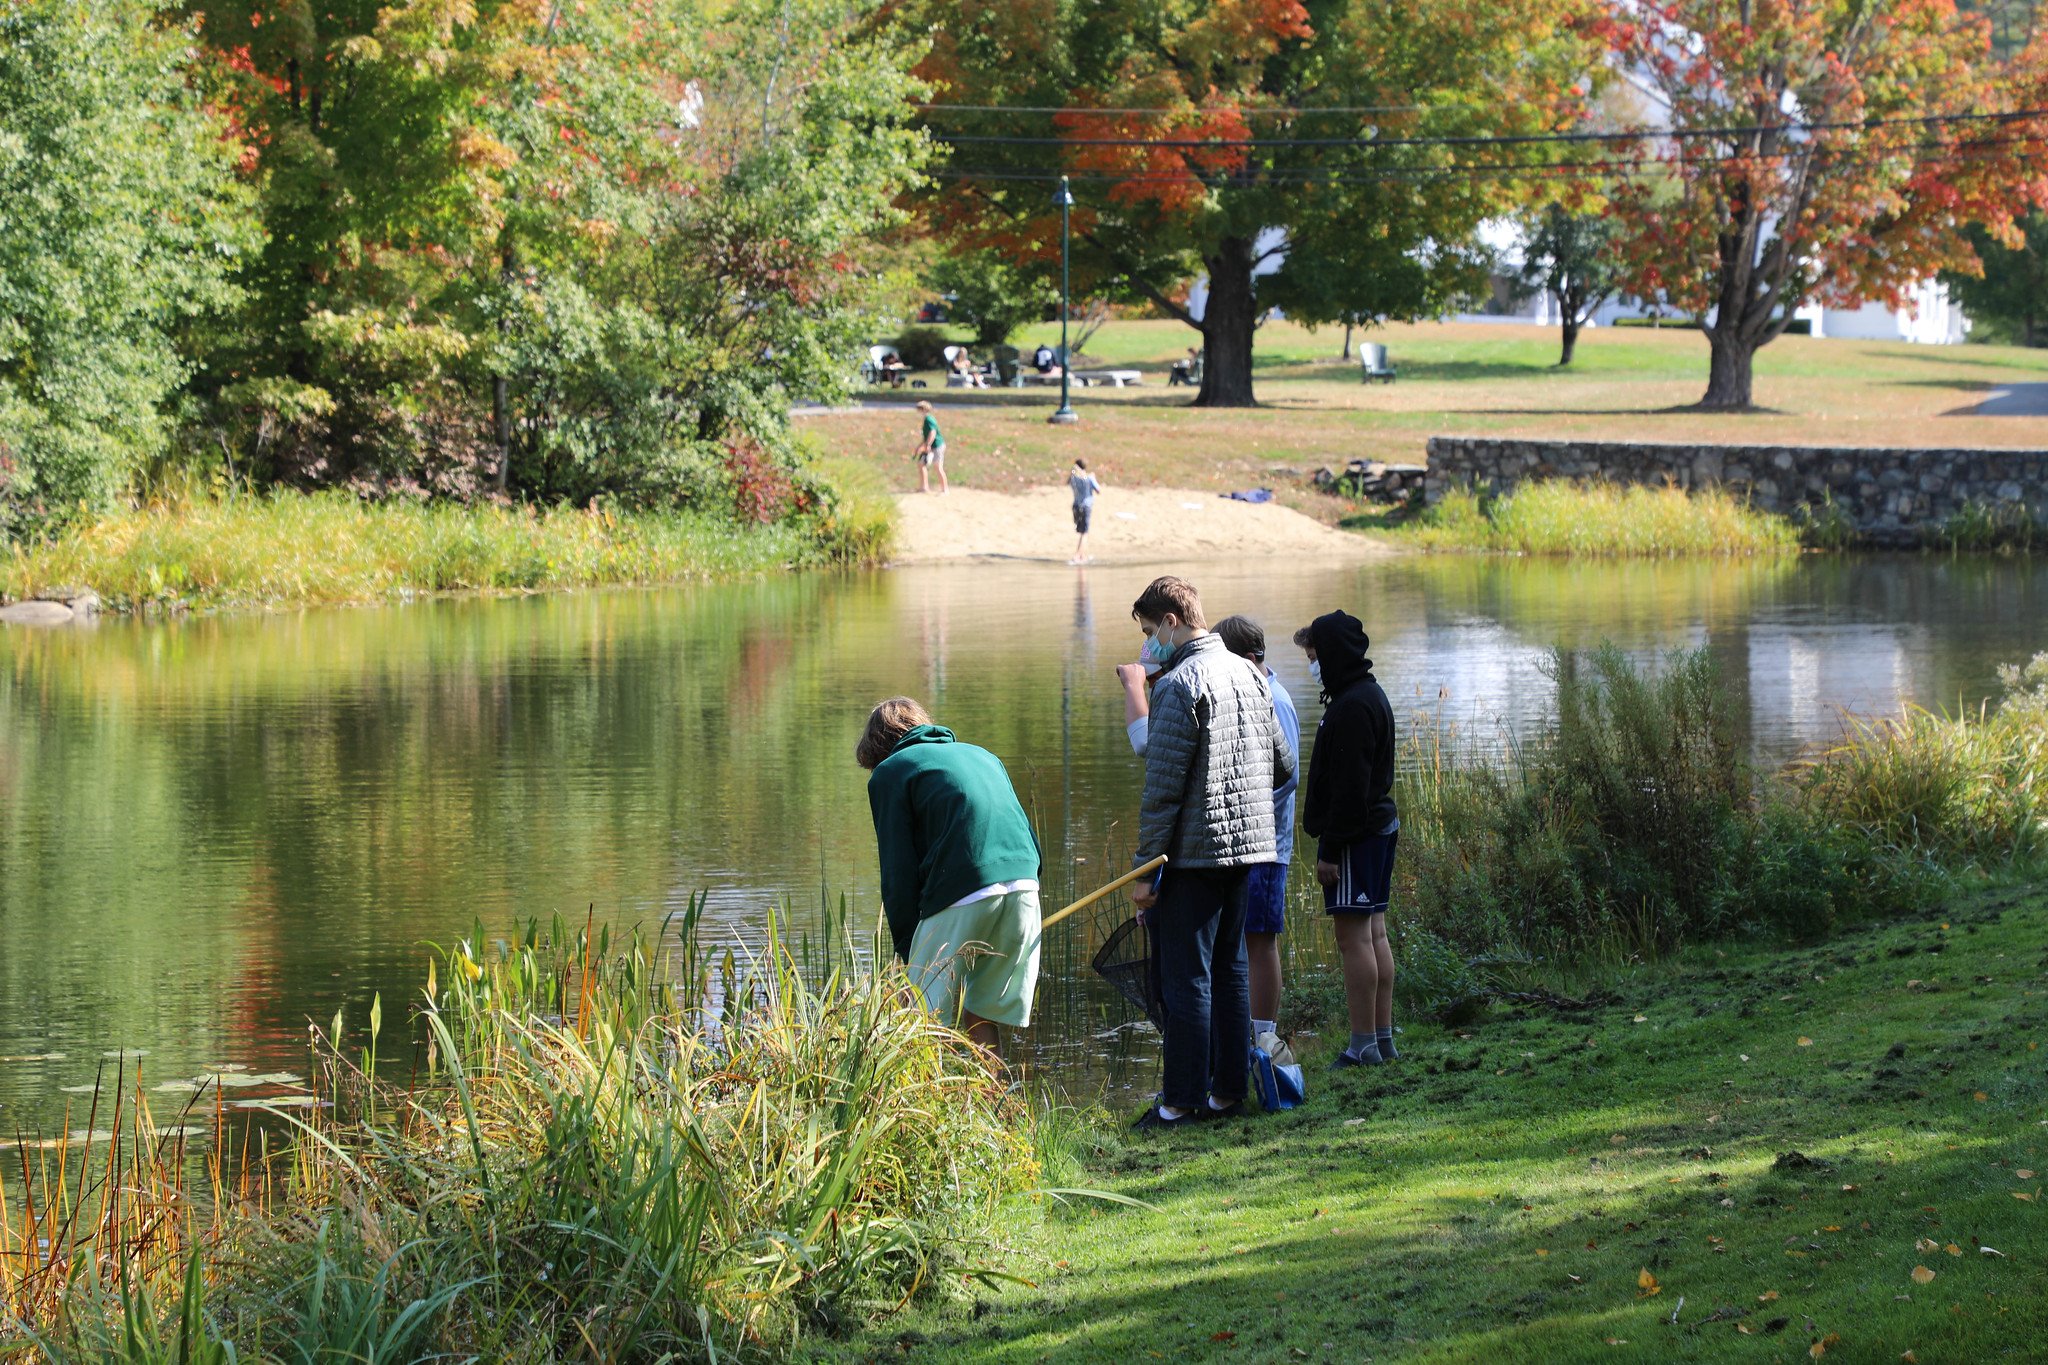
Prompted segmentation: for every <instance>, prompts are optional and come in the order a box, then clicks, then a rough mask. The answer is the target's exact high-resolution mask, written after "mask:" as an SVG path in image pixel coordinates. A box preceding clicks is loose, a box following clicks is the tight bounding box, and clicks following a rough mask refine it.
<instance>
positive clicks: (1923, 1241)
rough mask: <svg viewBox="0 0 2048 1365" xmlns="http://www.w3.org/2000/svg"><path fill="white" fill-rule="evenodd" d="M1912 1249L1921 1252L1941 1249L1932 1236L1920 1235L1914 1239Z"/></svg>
mask: <svg viewBox="0 0 2048 1365" xmlns="http://www.w3.org/2000/svg"><path fill="white" fill-rule="evenodd" d="M1913 1250H1915V1251H1918V1252H1922V1253H1925V1252H1929V1251H1939V1250H1941V1243H1939V1242H1937V1241H1935V1240H1934V1239H1933V1238H1932V1237H1921V1238H1918V1239H1916V1240H1915V1241H1914V1243H1913Z"/></svg>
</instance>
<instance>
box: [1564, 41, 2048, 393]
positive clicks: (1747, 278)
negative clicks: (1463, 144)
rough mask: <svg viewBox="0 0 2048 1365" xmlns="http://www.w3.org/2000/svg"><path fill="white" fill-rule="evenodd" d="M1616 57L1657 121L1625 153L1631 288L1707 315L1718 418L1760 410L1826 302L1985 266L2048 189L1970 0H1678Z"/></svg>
mask: <svg viewBox="0 0 2048 1365" xmlns="http://www.w3.org/2000/svg"><path fill="white" fill-rule="evenodd" d="M1603 33H1604V35H1605V37H1606V38H1607V40H1608V42H1609V44H1610V47H1611V49H1612V52H1613V54H1614V58H1615V60H1616V62H1617V63H1618V64H1619V65H1620V66H1621V67H1622V68H1623V69H1625V70H1626V71H1627V72H1628V73H1629V74H1630V76H1631V78H1632V79H1634V80H1636V81H1638V82H1640V83H1641V84H1643V85H1644V86H1645V87H1646V88H1647V89H1648V91H1650V92H1651V95H1652V101H1653V103H1654V104H1655V105H1656V106H1657V108H1658V113H1657V114H1656V116H1655V117H1654V118H1653V119H1651V120H1649V121H1648V123H1647V124H1646V126H1644V127H1642V128H1640V129H1638V130H1637V131H1638V134H1639V136H1638V138H1637V139H1636V140H1635V141H1634V142H1633V143H1629V144H1620V143H1617V144H1615V145H1616V146H1617V147H1618V148H1622V149H1623V150H1621V151H1619V152H1617V155H1618V156H1622V157H1624V158H1632V159H1634V160H1636V161H1640V162H1643V163H1647V164H1646V165H1644V166H1642V167H1640V168H1635V169H1636V170H1637V173H1635V174H1632V175H1630V176H1628V177H1626V178H1624V180H1623V181H1622V184H1621V187H1620V188H1618V189H1617V190H1616V191H1615V193H1614V209H1615V212H1614V215H1613V221H1614V222H1615V223H1616V224H1617V225H1618V226H1619V228H1620V238H1619V240H1618V250H1619V251H1620V252H1621V254H1622V256H1623V257H1624V259H1625V260H1626V261H1627V262H1628V267H1629V277H1630V278H1629V281H1628V288H1629V290H1630V292H1632V293H1636V294H1640V295H1644V296H1649V297H1660V298H1661V299H1663V300H1664V301H1666V302H1668V303H1670V304H1672V305H1673V306H1675V307H1678V308H1680V309H1683V310H1685V311H1687V312H1690V313H1691V314H1692V315H1694V316H1695V317H1697V318H1698V319H1699V321H1700V326H1701V328H1702V329H1703V330H1704V331H1705V333H1706V336H1707V341H1708V346H1709V350H1710V354H1711V360H1710V364H1709V374H1708V380H1707V391H1706V395H1705V397H1704V398H1703V399H1702V400H1701V406H1702V407H1704V408H1710V409H1738V410H1739V409H1743V408H1747V407H1749V406H1750V404H1751V400H1752V396H1753V392H1754V385H1753V373H1754V362H1755V357H1756V353H1757V351H1758V349H1759V348H1761V347H1763V346H1764V345H1766V344H1768V343H1769V342H1771V341H1772V340H1774V339H1775V338H1776V337H1778V336H1779V335H1780V334H1781V333H1783V332H1784V330H1785V328H1786V327H1787V326H1788V325H1789V324H1790V323H1791V321H1792V317H1793V314H1794V312H1795V311H1796V310H1797V309H1799V308H1801V307H1803V306H1805V305H1807V304H1811V303H1820V304H1825V305H1830V306H1854V305H1857V304H1861V303H1864V302H1868V301H1871V300H1882V301H1885V302H1888V303H1892V304H1894V305H1897V304H1900V303H1901V302H1902V301H1903V299H1904V297H1905V294H1906V292H1907V291H1908V289H1909V288H1910V287H1911V286H1912V285H1913V284H1914V283H1916V282H1917V281H1919V280H1922V279H1924V278H1926V277H1927V276H1929V275H1931V274H1934V273H1935V272H1936V271H1940V270H1962V271H1974V270H1975V269H1976V268H1977V267H1976V254H1975V252H1974V251H1973V250H1972V248H1971V245H1970V239H1969V236H1968V233H1967V230H1966V229H1967V227H1968V225H1969V224H1970V223H1972V222H1976V223H1980V224H1982V225H1983V226H1984V227H1985V228H1986V229H1987V230H1988V231H1989V232H1990V233H1991V235H1992V236H1993V237H1994V238H1996V239H1999V240H2010V238H2011V234H2012V232H2013V226H2012V225H2013V220H2014V216H2015V215H2016V214H2018V213H2020V212H2024V210H2025V209H2026V207H2027V206H2028V205H2029V204H2035V203H2040V202H2042V201H2043V197H2044V194H2048V183H2044V180H2043V178H2042V172H2041V169H2040V167H2041V158H2040V143H2039V139H2038V138H2037V137H2035V136H2034V135H2033V131H2032V124H2031V122H2030V121H2029V120H2027V119H2025V118H2023V117H2017V116H2013V115H2009V114H2001V112H2000V111H2001V110H2008V111H2010V110H2013V108H2014V106H2013V103H2012V93H2011V91H2012V89H2013V86H2012V84H2010V83H2008V82H2006V81H2004V80H2003V79H2002V73H2001V71H2000V69H1999V67H1998V66H1997V64H1996V63H1995V61H1994V60H1993V58H1992V56H1991V53H1990V49H1989V38H1988V33H1987V27H1986V24H1985V23H1984V22H1983V21H1982V20H1981V19H1975V18H1969V17H1965V16H1959V15H1958V14H1957V12H1956V10H1955V7H1954V5H1953V4H1952V3H1950V0H1775V2H1773V0H1763V2H1761V3H1760V2H1759V0H1676V2H1675V3H1671V4H1667V5H1662V6H1658V5H1641V6H1631V7H1628V8H1626V9H1621V8H1617V9H1615V10H1614V11H1613V12H1612V14H1611V16H1610V17H1609V19H1608V20H1607V21H1605V23H1604V25H1603Z"/></svg>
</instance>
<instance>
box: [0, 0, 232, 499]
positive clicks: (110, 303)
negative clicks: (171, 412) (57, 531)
mask: <svg viewBox="0 0 2048 1365" xmlns="http://www.w3.org/2000/svg"><path fill="white" fill-rule="evenodd" d="M159 8H160V7H159V6H157V5H155V4H152V3H147V2H146V0H99V3H95V4H90V5H87V4H81V3H77V2H76V0H0V540H4V539H6V538H7V537H8V536H10V535H13V534H18V533H20V532H22V531H25V530H29V529H32V528H35V527H39V526H44V525H48V524H50V523H52V522H54V521H58V520H62V519H64V518H67V517H70V516H72V515H75V514H77V513H78V512H79V511H80V509H81V508H83V509H85V510H88V511H98V510H100V509H102V508H103V507H104V506H105V505H106V504H107V503H108V502H109V501H110V500H111V499H112V497H113V496H114V494H115V493H117V492H118V491H119V490H120V489H121V488H122V486H123V485H124V483H125V482H126V481H127V479H128V478H129V477H130V476H131V475H132V474H133V473H134V472H135V470H136V468H137V467H138V466H139V465H140V464H141V463H142V462H144V461H145V460H148V459H150V458H151V457H153V456H155V455H156V454H157V453H158V452H159V451H161V450H162V448H163V446H164V442H165V440H166V437H167V434H168V429H169V422H168V419H167V417H166V415H165V413H164V402H165V400H166V399H167V398H168V397H169V396H170V394H171V393H172V391H173V390H174V389H175V388H176V387H177V386H178V385H179V384H181V383H182V382H183V381H184V379H185V377H186V372H187V366H186V363H185V361H184V360H183V359H182V358H181V356H180V354H179V351H178V348H177V344H176V342H177V337H178V334H179V332H180V331H181V329H183V328H185V327H187V326H188V325H190V324H191V323H192V322H193V321H194V320H195V319H197V318H199V317H201V316H203V315H204V314H206V313H208V312H210V311H213V310H217V309H219V308H222V307H224V306H226V305H228V304H229V303H230V302H231V301H232V298H233V291H232V289H231V287H230V285H229V283H228V278H227V277H228V274H229V271H230V270H231V269H232V268H233V266H234V265H235V263H236V261H237V259H238V258H239V257H240V256H241V255H242V253H243V252H245V251H246V250H248V249H249V248H250V247H251V246H252V245H253V232H252V230H251V224H250V223H249V222H248V220H247V216H246V208H247V204H246V200H245V196H244V195H243V194H242V193H241V192H240V190H239V189H238V186H237V184H236V181H235V179H234V167H235V162H236V159H237V157H238V156H239V154H240V150H241V149H240V148H239V146H238V145H236V144H235V143H234V142H232V141H231V140H229V139H228V138H227V137H226V136H225V134H226V131H227V130H226V128H225V126H224V125H223V123H222V121H221V120H220V119H219V118H217V117H216V116H214V115H213V114H210V113H208V112H207V111H206V110H205V109H204V108H203V107H202V104H201V100H200V97H199V95H198V94H197V93H196V92H195V91H194V90H193V89H192V88H191V86H190V85H189V84H188V83H187V81H186V78H185V73H184V69H183V60H182V59H183V55H184V53H185V51H186V50H187V49H188V48H189V47H190V45H191V39H190V35H188V34H187V33H185V32H184V31H182V30H181V29H179V28H177V27H175V26H170V25H164V24H161V23H159V22H158V20H159V17H160V16H159V13H158V11H159Z"/></svg>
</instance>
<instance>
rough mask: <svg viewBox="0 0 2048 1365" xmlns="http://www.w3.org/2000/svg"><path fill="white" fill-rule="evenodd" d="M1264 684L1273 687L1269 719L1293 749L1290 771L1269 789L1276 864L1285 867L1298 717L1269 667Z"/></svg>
mask: <svg viewBox="0 0 2048 1365" xmlns="http://www.w3.org/2000/svg"><path fill="white" fill-rule="evenodd" d="M1266 686H1268V687H1270V688H1272V689H1273V719H1275V720H1277V721H1278V722H1280V733H1281V734H1283V735H1285V736H1287V747H1288V748H1290V749H1292V750H1294V771H1293V772H1292V773H1290V774H1289V775H1288V778H1287V781H1286V782H1284V783H1282V784H1281V785H1280V786H1278V787H1276V788H1274V790H1273V833H1274V835H1275V836H1276V838H1277V839H1278V840H1279V844H1280V859H1279V861H1280V866H1282V867H1285V866H1287V865H1288V864H1289V863H1290V862H1292V861H1294V789H1295V788H1296V787H1298V786H1300V785H1301V716H1300V715H1299V713H1297V712H1296V711H1295V709H1294V698H1293V697H1290V696H1288V695H1287V689H1286V688H1285V687H1282V686H1281V685H1280V679H1278V678H1276V677H1274V676H1273V670H1272V669H1270V668H1269V669H1267V670H1266Z"/></svg>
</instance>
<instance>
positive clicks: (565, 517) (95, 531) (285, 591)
mask: <svg viewBox="0 0 2048 1365" xmlns="http://www.w3.org/2000/svg"><path fill="white" fill-rule="evenodd" d="M835 515H840V516H842V517H844V518H848V519H851V520H852V521H853V522H854V523H855V525H854V530H855V531H856V532H857V534H856V535H855V538H854V541H853V542H852V543H853V546H854V549H855V551H856V552H858V550H859V547H860V545H862V544H865V543H870V542H873V541H875V539H876V537H877V535H878V533H877V532H876V531H875V530H874V529H873V528H872V527H869V526H866V524H865V523H866V520H867V519H868V514H866V513H861V512H859V511H858V510H857V509H849V510H848V511H847V512H845V513H835ZM815 529H816V528H814V527H812V526H809V525H805V524H785V525H775V526H740V525H736V524H735V523H734V522H733V521H732V520H730V519H729V518H725V517H718V516H710V515H705V514H699V513H687V512H678V513H665V512H632V511H610V510H602V509H599V510H585V509H579V508H554V509H533V508H527V507H515V508H503V507H460V506H454V505H450V504H429V505H419V504H411V503H365V502H362V501H360V500H358V499H356V498H353V497H350V496H348V495H346V494H342V493H321V494H311V495H307V494H299V493H289V492H286V493H277V494H273V495H269V496H231V497H225V498H219V499H215V498H210V497H198V498H178V499H174V500H169V501H163V502H156V503H151V504H149V505H147V506H144V507H142V508H140V509H138V510H135V511H131V512H126V513H120V514H116V515H113V516H109V517H106V518H104V519H102V520H100V521H97V522H94V523H92V524H90V525H88V526H85V527H83V528H82V529H79V530H77V531H74V532H70V533H67V534H66V535H64V536H63V537H61V538H59V539H57V540H54V541H49V542H45V543H41V544H33V545H26V546H16V547H15V548H14V550H13V553H12V554H11V555H0V597H10V598H19V597H23V596H26V595H28V594H30V593H33V592H35V591H37V590H39V589H44V588H49V587H52V586H57V585H82V586H86V587H90V588H92V589H93V590H94V591H96V592H98V593H99V594H100V596H101V597H102V598H103V599H105V601H106V602H107V603H108V604H109V605H110V606H113V607H115V608H145V607H151V606H168V605H173V604H175V605H177V606H180V607H194V608H207V607H224V606H277V607H291V606H319V605H327V604H334V603H343V602H378V601H389V600H391V599H394V598H399V597H404V596H407V595H410V594H418V593H440V592H526V591H539V590H543V589H551V588H579V587H596V586H601V585H607V584H629V583H669V582H687V581H701V580H706V579H715V578H727V577H734V576H738V575H743V574H750V573H759V572H762V571H765V570H769V569H773V568H777V567H779V566H782V565H786V564H793V563H801V562H806V561H809V560H812V559H815V558H818V557H820V556H821V555H822V554H824V553H825V551H824V549H823V548H822V547H821V544H820V541H819V540H818V538H817V537H816V535H815V534H814V532H815ZM881 534H882V537H883V538H882V539H881V541H880V543H882V544H886V538H885V533H881Z"/></svg>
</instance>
